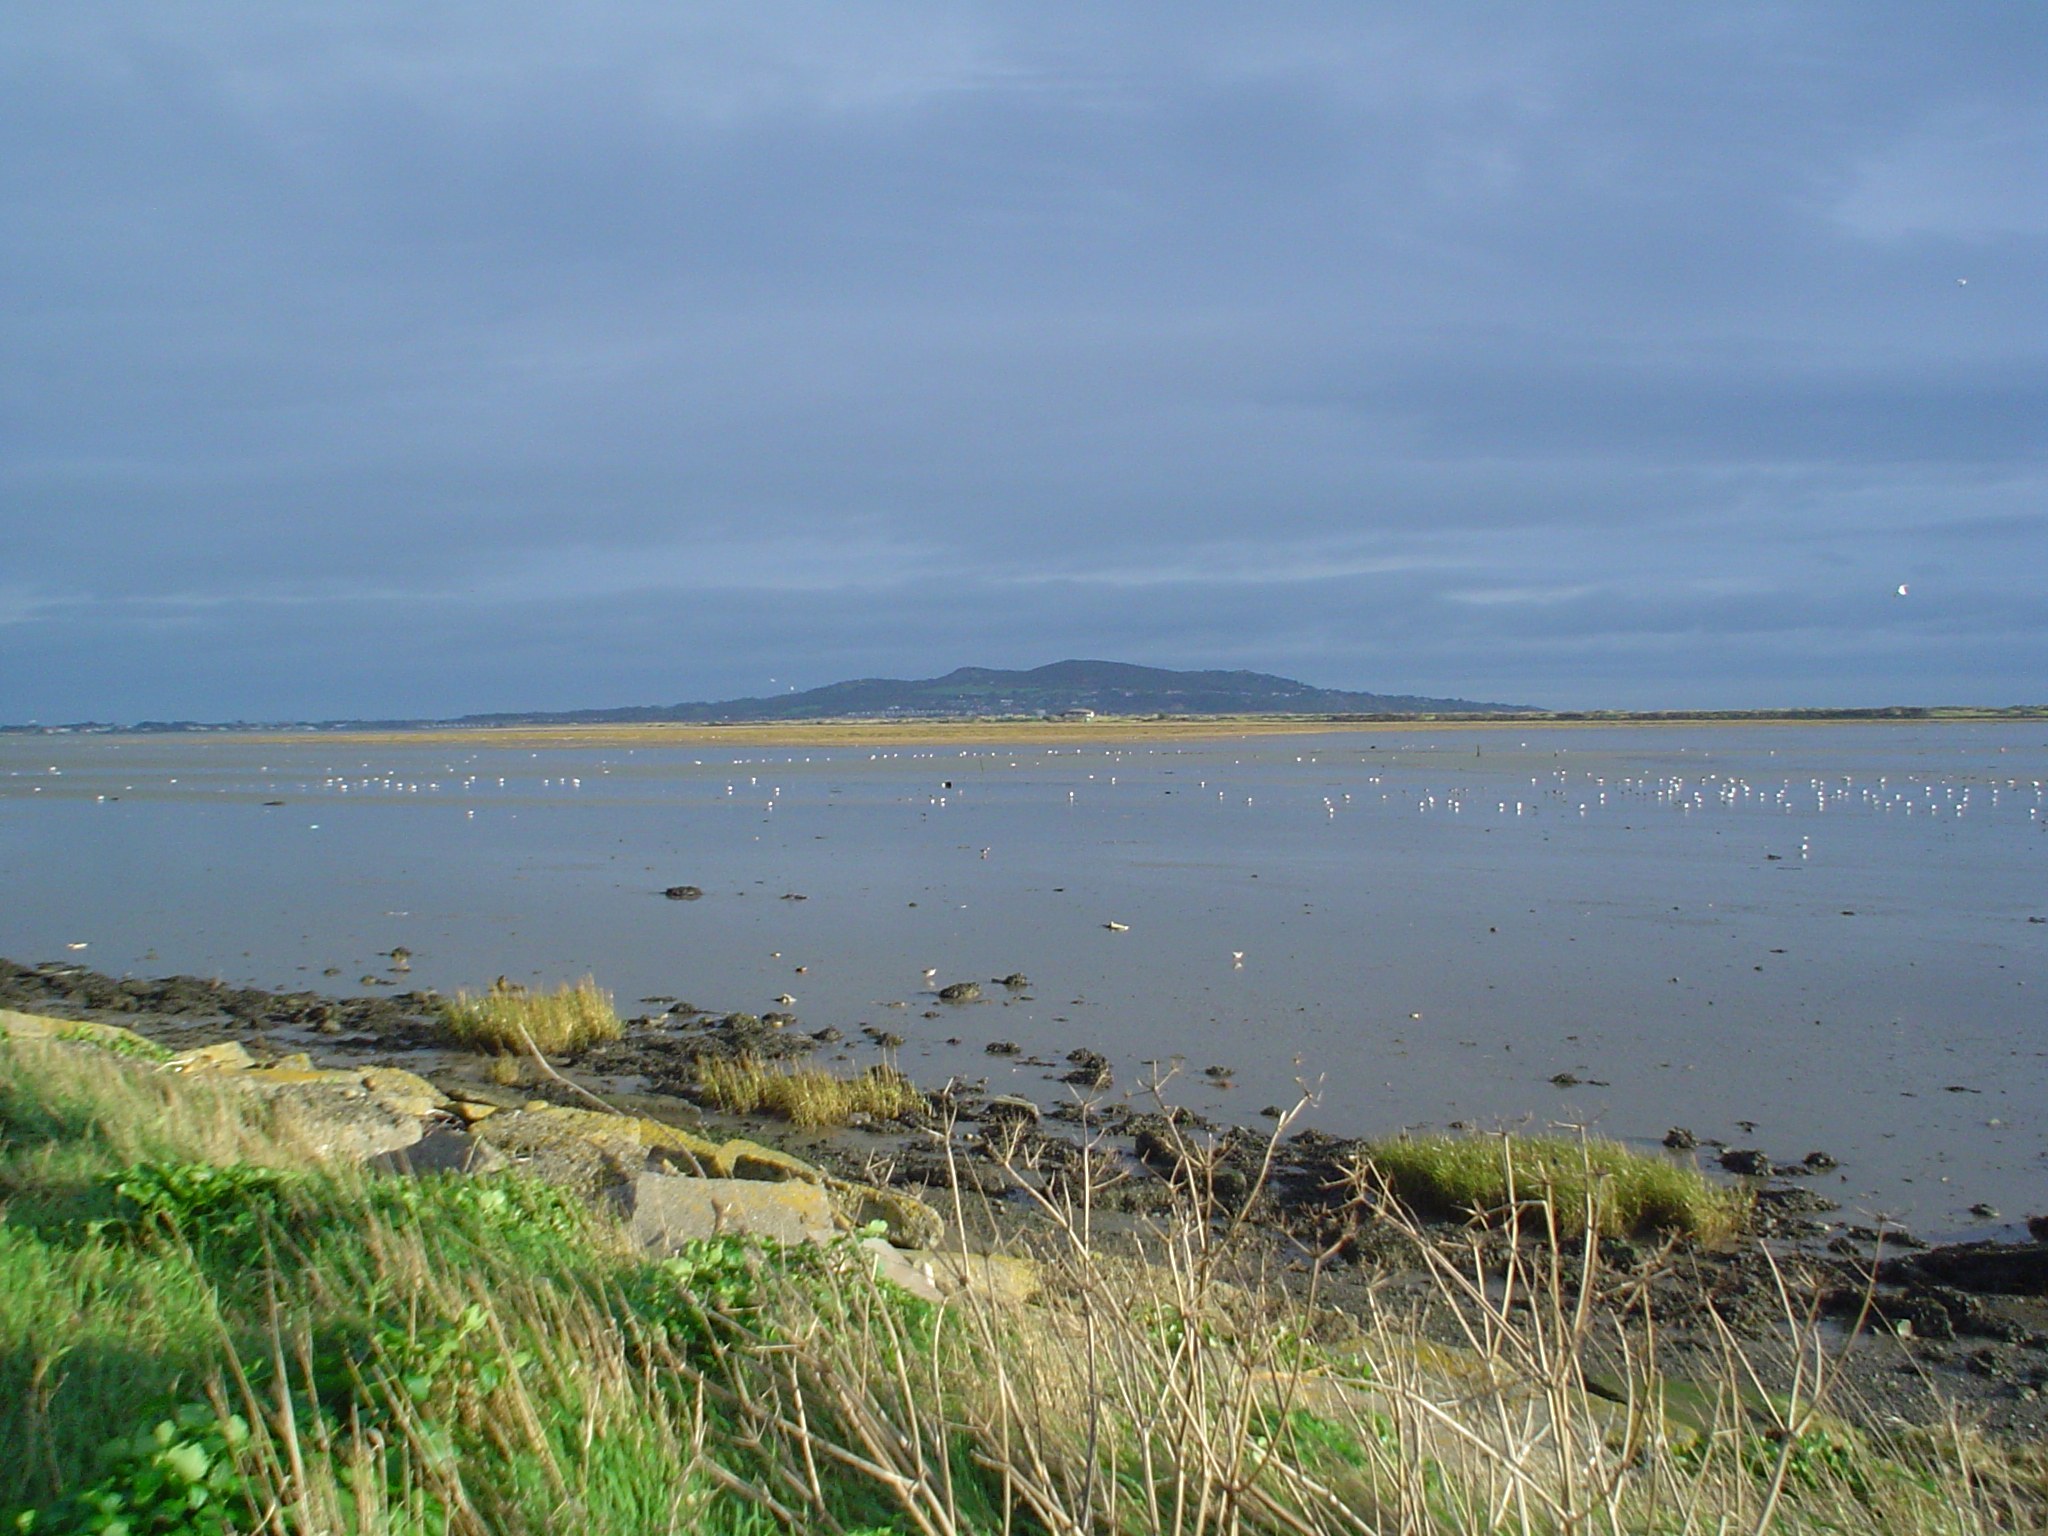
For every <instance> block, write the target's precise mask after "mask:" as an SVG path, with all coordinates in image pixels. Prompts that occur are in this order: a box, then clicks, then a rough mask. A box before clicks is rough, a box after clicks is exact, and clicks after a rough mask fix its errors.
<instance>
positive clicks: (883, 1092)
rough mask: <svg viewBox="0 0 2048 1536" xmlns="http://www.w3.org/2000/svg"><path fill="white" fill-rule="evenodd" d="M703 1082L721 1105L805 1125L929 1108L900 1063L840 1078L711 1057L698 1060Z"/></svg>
mask: <svg viewBox="0 0 2048 1536" xmlns="http://www.w3.org/2000/svg"><path fill="white" fill-rule="evenodd" d="M697 1086H698V1087H699V1088H700V1089H702V1090H703V1093H704V1097H705V1098H707V1099H708V1100H710V1102H711V1103H712V1104H713V1105H715V1106H716V1107H717V1108H719V1109H723V1110H726V1111H728V1112H730V1113H732V1114H735V1115H758V1114H767V1115H774V1116H776V1117H777V1118H779V1119H783V1120H788V1121H790V1122H792V1123H793V1124H796V1125H802V1126H831V1125H845V1124H846V1123H847V1121H849V1120H851V1119H852V1118H853V1117H854V1116H855V1115H871V1116H873V1117H874V1118H875V1119H877V1120H900V1119H902V1118H903V1117H905V1116H907V1115H914V1114H916V1113H918V1112H919V1111H920V1110H922V1109H923V1108H924V1107H925V1102H924V1095H923V1094H921V1093H919V1092H918V1091H917V1088H916V1087H915V1086H914V1085H913V1084H912V1083H911V1081H910V1079H909V1078H907V1077H905V1076H904V1075H903V1074H902V1073H901V1072H899V1071H897V1070H896V1069H895V1068H894V1067H888V1066H873V1067H869V1068H868V1069H867V1070H866V1071H865V1072H862V1073H861V1074H860V1075H859V1076H857V1077H838V1076H836V1075H834V1074H833V1073H830V1072H827V1071H824V1070H823V1069H822V1068H819V1067H790V1066H784V1065H782V1064H780V1063H768V1062H761V1061H756V1060H755V1059H754V1058H752V1057H750V1056H743V1057H739V1058H736V1059H733V1060H718V1059H706V1060H704V1061H701V1062H699V1063H698V1064H697Z"/></svg>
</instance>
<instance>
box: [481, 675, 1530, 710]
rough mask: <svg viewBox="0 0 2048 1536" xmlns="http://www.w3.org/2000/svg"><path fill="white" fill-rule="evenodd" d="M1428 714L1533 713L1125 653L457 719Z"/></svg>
mask: <svg viewBox="0 0 2048 1536" xmlns="http://www.w3.org/2000/svg"><path fill="white" fill-rule="evenodd" d="M1077 710H1093V711H1095V712H1096V713H1098V714H1105V715H1270V714H1288V715H1424V714H1488V715H1498V714H1533V713H1536V710H1535V709H1534V708H1533V706H1530V705H1527V704H1480V703H1475V702H1473V701H1472V700H1470V699H1430V698H1423V697H1421V696H1419V695H1416V694H1412V693H1392V694H1389V693H1345V692H1341V691H1339V690H1337V689H1334V688H1313V687H1310V686H1309V685H1308V684H1307V683H1297V682H1295V681H1294V680H1293V679H1292V678H1286V677H1274V676H1272V675H1271V674H1269V673H1265V672H1171V671H1167V670H1166V669H1164V668H1161V667H1137V666H1132V665H1130V664H1129V663H1127V662H1120V661H1056V662H1053V663H1052V664H1051V665H1050V666H1044V667H1033V668H1032V669H1031V670H1030V671H1028V672H1005V671H1001V670H998V669H997V668H994V667H960V668H957V669H955V670H954V671H951V672H948V673H947V674H946V675H945V676H944V677H927V678H916V679H907V680H906V679H902V678H893V677H863V678H856V679H854V680H853V681H851V682H844V683H828V684H826V685H825V686H824V687H822V688H811V689H807V690H805V691H804V692H801V693H785V694H779V695H776V696H775V697H772V698H762V699H726V700H723V701H720V702H717V703H709V704H649V705H641V706H636V707H630V708H625V709H578V710H568V711H563V712H557V713H546V714H542V713H531V714H497V715H464V716H462V717H461V718H460V719H459V720H455V721H450V722H443V723H447V724H455V725H551V724H553V725H572V724H573V725H587V724H595V725H606V724H625V723H630V722H635V721H747V720H830V719H843V718H847V717H859V718H865V719H876V718H880V719H941V718H947V717H953V716H960V715H1058V714H1066V713H1069V712H1072V711H1077Z"/></svg>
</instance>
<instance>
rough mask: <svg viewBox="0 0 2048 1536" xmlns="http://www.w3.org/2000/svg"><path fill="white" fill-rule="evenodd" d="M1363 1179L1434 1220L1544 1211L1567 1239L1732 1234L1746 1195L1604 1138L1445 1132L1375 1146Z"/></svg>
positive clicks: (1707, 1237)
mask: <svg viewBox="0 0 2048 1536" xmlns="http://www.w3.org/2000/svg"><path fill="white" fill-rule="evenodd" d="M1359 1171H1360V1174H1361V1176H1362V1177H1363V1178H1364V1179H1366V1180H1367V1181H1368V1183H1373V1184H1377V1185H1378V1186H1379V1187H1381V1188H1382V1189H1384V1190H1385V1192H1387V1193H1389V1194H1391V1195H1392V1196H1394V1198H1395V1199H1397V1200H1399V1201H1401V1202H1402V1203H1403V1204H1404V1205H1407V1206H1409V1207H1410V1208H1412V1209H1414V1210H1417V1211H1420V1212H1422V1213H1424V1214H1425V1215H1430V1216H1467V1215H1473V1214H1478V1215H1482V1216H1492V1217H1494V1218H1496V1219H1504V1218H1505V1217H1506V1216H1507V1215H1508V1214H1509V1213H1510V1212H1512V1211H1516V1210H1518V1209H1519V1208H1529V1209H1537V1210H1540V1211H1541V1212H1542V1213H1543V1220H1544V1221H1545V1222H1546V1223H1551V1222H1554V1223H1555V1225H1556V1227H1557V1229H1558V1230H1559V1231H1560V1232H1561V1233H1564V1234H1568V1235H1576V1234H1578V1233H1581V1232H1583V1231H1585V1230H1586V1228H1587V1227H1589V1226H1590V1227H1592V1228H1593V1229H1594V1230H1595V1231H1597V1232H1598V1233H1600V1235H1601V1236H1603V1237H1638V1236H1647V1235H1650V1234H1653V1233H1670V1234H1676V1235H1679V1236H1682V1237H1691V1238H1698V1239H1703V1240H1708V1241H1714V1240H1719V1239H1722V1238H1726V1237H1730V1236H1732V1235H1734V1232H1735V1230H1736V1228H1737V1227H1738V1226H1739V1225H1740V1223H1741V1219H1742V1212H1743V1201H1742V1197H1741V1196H1740V1195H1739V1194H1737V1193H1736V1192H1735V1191H1733V1190H1730V1189H1727V1188H1725V1187H1723V1186H1721V1185H1718V1184H1716V1183H1714V1182H1713V1181H1712V1180H1711V1179H1708V1178H1707V1177H1706V1176H1705V1175H1703V1174H1702V1173H1700V1172H1699V1170H1697V1169H1696V1168H1692V1167H1689V1166H1687V1165H1684V1164H1681V1163H1678V1162H1675V1161H1673V1160H1672V1159H1670V1158H1668V1157H1660V1156H1658V1155H1656V1154H1654V1153H1649V1152H1637V1151H1634V1150H1633V1149H1631V1148H1629V1147H1625V1146H1623V1145H1622V1144H1621V1143H1620V1142H1618V1141H1608V1140H1606V1139H1604V1138H1601V1137H1597V1136H1588V1137H1585V1138H1583V1139H1575V1138H1570V1137H1563V1136H1478V1135H1466V1136H1458V1135H1440V1136H1412V1137H1403V1138H1401V1139H1400V1140H1398V1141H1383V1142H1377V1143H1374V1144H1373V1145H1372V1146H1371V1148H1369V1149H1368V1151H1367V1152H1366V1153H1365V1154H1364V1156H1363V1158H1362V1159H1361V1164H1360V1170H1359Z"/></svg>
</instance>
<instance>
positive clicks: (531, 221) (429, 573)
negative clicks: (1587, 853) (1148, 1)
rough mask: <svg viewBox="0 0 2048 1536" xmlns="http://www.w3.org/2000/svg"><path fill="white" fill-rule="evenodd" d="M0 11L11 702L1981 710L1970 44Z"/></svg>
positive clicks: (2032, 248) (2015, 677) (624, 13)
mask: <svg viewBox="0 0 2048 1536" xmlns="http://www.w3.org/2000/svg"><path fill="white" fill-rule="evenodd" d="M9 38H10V41H9V43H8V44H7V45H6V51H5V54H4V57H0V69H4V71H5V76H4V81H0V84H4V89H0V144H4V145H5V146H6V149H7V153H6V154H5V155H4V156H0V199H4V202H0V215H4V217H0V226H4V227H0V261H4V263H5V266H4V271H0V278H4V284H0V293H4V297H0V327H4V330H0V342H4V347H0V351H4V356H5V358H6V362H5V364H4V365H0V391H4V393H0V402H4V405H5V420H4V425H0V434H4V436H0V443H4V463H0V495H4V498H5V500H4V504H0V506H4V510H0V518H4V526H5V532H6V534H7V549H8V558H7V560H6V562H5V564H4V565H0V693H4V707H0V716H4V717H6V718H14V719H19V718H25V717H29V716H37V715H39V716H42V717H44V718H51V717H58V718H77V717H81V716H88V715H101V716H116V717H130V718H132V717H135V716H139V715H166V714H188V715H214V716H219V715H254V716H273V715H299V714H372V713H412V712H443V711H455V710H467V709H485V708H516V707H555V706H577V705H586V704H594V703H626V702H649V701H658V700H673V699H680V698H685V697H701V696H717V695H721V694H727V693H732V692H742V691H759V690H760V689H762V688H764V687H766V686H767V685H766V679H767V678H768V677H770V676H773V677H776V678H778V679H780V680H782V681H783V683H784V684H786V683H787V682H790V681H794V682H797V683H800V684H810V683H816V682H823V681H828V680H830V679H832V678H835V677H838V676H841V675H846V674H849V673H856V672H867V673H873V672H889V673H922V672H927V671H932V670H942V669H944V668H946V667H949V666H952V665H954V664H957V663H960V662H966V661H975V662H983V663H988V664H995V665H1029V664H1033V663H1036V662H1039V661H1044V660H1050V659H1053V658H1055V657H1058V656H1062V655H1069V654H1096V655H1115V656H1123V657H1128V658H1130V659H1134V660H1144V661H1150V662H1155V663H1159V664H1164V665H1251V666H1258V667H1262V668H1269V669H1272V670H1278V671H1284V672H1291V673H1294V674H1296V675H1300V676H1304V677H1308V678H1311V679H1312V680H1315V681H1318V682H1322V683H1327V684H1333V685H1343V686H1355V687H1368V688H1381V689H1387V690H1399V691H1428V692H1451V693H1460V694H1465V695H1478V696H1486V697H1525V698H1530V699H1535V700H1539V701H1544V702H1554V703H1558V704H1602V703H1614V704H1634V705H1644V706H1650V705H1657V704H1662V703H1667V702H1668V703H1698V704H1741V703H1749V702H1756V703H1817V702H1888V701H1893V700H1908V699H1917V698H1936V697H1942V698H1973V699H1974V698H1990V699H2009V698H2016V697H2024V696H2030V695H2033V694H2037V693H2038V692H2039V687H2038V683H2037V682H2036V681H2035V679H2036V678H2038V676H2039V675H2040V652H2041V639H2042V623H2041V619H2042V615H2041V612H2040V605H2039V600H2038V597H2037V596H2036V594H2038V592H2039V591H2040V589H2041V578H2042V576H2043V575H2044V574H2048V570H2044V567H2048V555H2044V553H2043V551H2044V548H2048V546H2044V543H2043V541H2042V539H2041V538H2040V533H2041V531H2042V529H2041V523H2040V519H2041V516H2042V511H2043V507H2044V501H2043V492H2044V488H2048V472H2044V462H2043V461H2044V448H2048V441H2044V437H2048V427H2044V425H2043V423H2044V422H2048V410H2044V407H2048V356H2044V348H2043V344H2042V339H2041V338H2042V337H2043V336H2044V335H2048V325H2044V322H2048V298H2044V295H2048V285H2044V284H2043V282H2042V281H2041V279H2042V277H2043V276H2044V272H2043V267H2044V260H2043V257H2044V247H2048V192H2044V190H2043V189H2044V188H2048V110H2044V109H2043V108H2042V107H2041V106H2040V105H2039V103H2038V100H2037V97H2038V90H2037V85H2038V80H2039V78H2040V73H2041V67H2042V65H2043V64H2044V62H2048V58H2044V55H2048V43H2044V38H2043V34H2042V32H2041V31H2040V29H2039V27H2038V25H2037V22H2036V19H2035V17H2034V15H2033V13H2032V11H2031V10H2030V8H2028V7H2026V6H2023V5H2017V4H2014V5H1996V4H1993V5H1986V6H1977V7H1970V8H1962V9H1958V8H1945V7H1944V8H1933V7H1924V6H1908V5H1900V6H1883V5H1879V6H1870V5H1858V6H1840V7H1836V6H1829V5H1818V4H1817V5H1800V6H1784V5H1756V6H1732V7H1731V6H1716V7H1712V8H1706V7H1702V8H1698V9H1697V10H1694V11H1691V12H1689V13H1688V12H1684V11H1673V10H1670V9H1668V8H1667V9H1664V10H1660V11H1657V12H1655V13H1654V14H1653V13H1647V12H1643V11H1641V10H1640V9H1639V8H1629V7H1622V6H1603V5H1584V6H1565V7H1545V8H1542V9H1541V10H1540V11H1536V10H1531V9H1529V8H1526V7H1494V6H1435V5H1431V6H1423V5H1416V6H1395V7H1377V8H1374V9H1373V10H1372V11H1371V12H1370V13H1368V14H1361V13H1360V12H1359V11H1358V9H1357V8H1355V7H1349V6H1341V7H1340V6H1328V7H1318V6H1299V7H1289V8H1286V9H1284V10H1280V11H1276V10H1274V9H1272V8H1265V7H1260V8H1252V7H1202V6H1189V5H1176V6H1173V7H1155V6H1144V5H1131V6H1118V7H1101V6H1079V5H1076V6H1057V5H1031V6H1022V5H1015V6H968V7H953V6H948V7H937V6H925V5H900V6H891V5H876V6H865V7H858V8H855V7H845V6H836V5H823V4H817V5H800V4H764V5H760V6H754V7H747V8H744V9H738V8H707V7H691V6H680V7H677V6H664V7H656V6H651V5H640V4H612V5H603V6H597V7H594V8H578V10H577V11H576V12H575V13H574V14H573V15H572V14H571V13H569V12H567V11H564V10H562V9H560V8H557V7H541V6H534V5H511V6H503V5H494V6H471V5H452V6H446V7H438V8H434V9H432V10H431V11H430V12H429V11H423V10H421V9H420V8H415V7H405V6H399V5H361V6H351V7H345V8H334V7H312V6H300V5H278V6H270V7H265V8H262V9H261V10H252V9H251V8H248V7H245V6H239V5H235V6H230V5H208V4H195V5H186V6H180V7H176V8H163V7H155V6H145V5H140V4H134V5H119V4H108V5H102V6H95V7H66V8H47V9H31V8H27V7H20V8H17V9H16V11H15V14H14V16H13V19H12V22H11V25H10V28H9ZM1900 582H1910V583H1912V584H1913V596H1912V597H1911V598H1910V599H1907V600H1900V599H1897V598H1896V597H1895V596H1893V595H1892V594H1893V592H1894V589H1895V588H1896V586H1897V585H1898V584H1899V583H1900Z"/></svg>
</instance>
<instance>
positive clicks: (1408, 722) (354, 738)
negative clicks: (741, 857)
mask: <svg viewBox="0 0 2048 1536" xmlns="http://www.w3.org/2000/svg"><path fill="white" fill-rule="evenodd" d="M2027 720H2048V705H2026V706H2020V707H2016V708H2011V709H1964V708H1930V709H1924V710H1910V711H1909V710H1903V709H1869V710H1702V711H1699V712H1696V713H1688V712H1679V711H1660V712H1655V713H1642V714H1619V713H1605V712H1594V711H1586V712H1559V713H1555V714H1527V715H1400V716H1341V715H1186V716H1170V717H1166V718H1160V717H1158V716H1150V715H1098V716H1096V718H1094V719H1093V720H1085V721H1076V720H1017V719H960V720H942V719H929V720H795V721H766V720H764V721H745V722H738V723H734V724H731V725H716V724H703V723H698V722H694V721H688V722H685V721H674V722H658V723H648V724H616V723H610V724H596V723H593V724H590V725H530V726H526V725H493V726H460V727H434V726H427V727H422V728H420V729H417V730H376V729H369V730H332V731H328V730H321V731H296V730H278V729H275V728H269V729H266V728H264V727H260V726H255V727H250V728H249V729H247V730H221V731H217V732H216V731H209V732H205V733H204V734H207V735H223V736H226V735H233V736H239V737H246V738H249V739H255V740H262V741H275V742H280V743H285V742H295V741H305V740H316V739H317V740H333V741H347V742H359V743H363V744H365V745H377V746H396V745H402V744H405V743H414V744H418V745H421V746H442V745H452V744H455V743H458V742H473V743H474V742H481V743H487V744H494V745H503V746H519V747H583V746H614V745H616V746H666V745H676V746H695V745H701V746H714V745H718V744H721V743H734V744H743V745H754V746H775V745H786V746H805V747H820V746H868V745H874V744H884V743H886V744H925V743H936V744H952V745H960V746H979V745H991V744H997V745H999V744H1002V743H1006V742H1014V743H1017V744H1019V745H1027V744H1057V745H1062V746H1064V745H1073V744H1078V743H1082V742H1087V741H1092V740H1111V739H1120V740H1127V741H1128V740H1138V741H1200V740H1212V739H1219V738H1228V737H1234V736H1322V735H1330V734H1333V733H1336V732H1353V731H1355V732H1360V733H1375V734H1380V733H1385V732H1388V731H1415V730H1428V731H1445V730H1454V731H1465V730H1483V731H1501V730H1528V729H1530V728H1532V727H1546V726H1547V727H1556V726H1567V727H1588V726H1591V727H1603V726H1623V725H1626V726H1697V725H1930V724H1934V725H1940V724H1984V723H1995V722H1998V721H2015V722H2018V721H2027ZM120 734H122V735H133V734H137V733H134V732H121V733H120ZM142 734H159V733H154V732H150V733H142ZM180 734H182V733H180Z"/></svg>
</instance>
